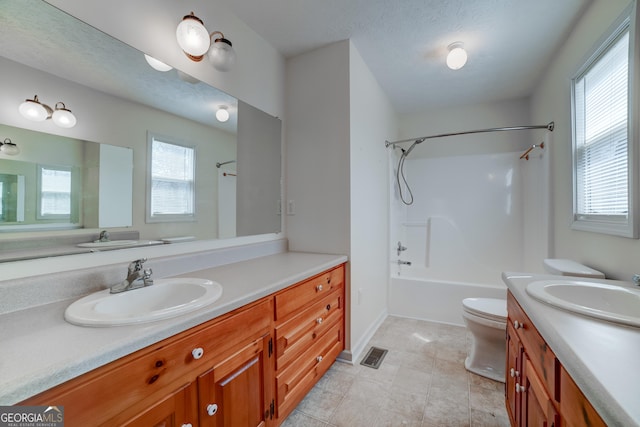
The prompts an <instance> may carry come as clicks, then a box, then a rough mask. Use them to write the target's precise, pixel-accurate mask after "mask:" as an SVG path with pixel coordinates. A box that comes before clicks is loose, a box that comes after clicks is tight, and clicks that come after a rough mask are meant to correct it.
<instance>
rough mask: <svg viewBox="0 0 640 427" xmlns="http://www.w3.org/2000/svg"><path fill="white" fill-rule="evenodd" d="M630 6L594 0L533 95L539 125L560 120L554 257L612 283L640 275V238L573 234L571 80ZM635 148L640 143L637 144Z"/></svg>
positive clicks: (554, 152) (554, 158)
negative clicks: (584, 267) (597, 273)
mask: <svg viewBox="0 0 640 427" xmlns="http://www.w3.org/2000/svg"><path fill="white" fill-rule="evenodd" d="M628 4H629V1H628V0H608V1H594V2H591V4H590V6H589V7H588V8H587V9H586V11H585V13H584V14H583V16H582V17H581V18H580V19H579V22H577V23H576V26H575V27H574V30H573V32H572V33H571V34H570V35H569V37H568V38H567V40H566V42H565V43H564V45H563V46H562V47H561V48H560V49H559V50H558V52H557V53H556V55H555V56H554V58H553V60H552V61H551V63H550V64H549V67H548V68H547V71H546V73H545V74H544V76H543V77H542V78H541V80H540V82H539V84H538V85H537V87H536V89H535V91H534V94H533V96H532V102H531V110H532V117H533V120H534V121H551V120H553V121H555V124H556V126H555V130H554V132H553V139H552V142H551V143H550V144H549V145H550V147H549V149H550V150H551V189H552V199H551V200H552V202H551V206H552V222H551V225H552V228H553V240H552V254H551V255H552V256H554V257H558V258H571V259H574V260H576V261H579V262H581V263H584V264H586V265H588V266H590V267H592V268H595V269H597V270H600V271H602V272H603V273H605V275H606V276H607V277H608V278H611V279H619V280H631V276H632V275H633V274H634V273H638V272H639V271H638V258H639V256H640V242H639V241H638V240H636V239H628V238H624V237H616V236H609V235H606V234H599V233H589V232H584V231H577V230H572V229H571V220H572V214H573V184H572V180H573V177H572V160H571V78H572V77H573V75H574V74H575V72H576V71H577V70H578V68H579V67H580V66H581V65H582V64H583V63H584V61H585V60H586V59H587V58H586V55H587V53H588V52H589V51H590V49H591V48H592V46H594V45H595V44H596V42H597V41H598V40H599V39H600V38H601V37H602V35H603V34H604V33H605V32H606V31H607V29H608V28H609V27H610V26H611V25H612V23H613V22H614V21H615V20H616V18H617V17H618V16H619V15H620V14H621V13H622V11H623V10H624V9H625V7H626V6H627V5H628ZM634 143H635V144H637V143H638V141H634Z"/></svg>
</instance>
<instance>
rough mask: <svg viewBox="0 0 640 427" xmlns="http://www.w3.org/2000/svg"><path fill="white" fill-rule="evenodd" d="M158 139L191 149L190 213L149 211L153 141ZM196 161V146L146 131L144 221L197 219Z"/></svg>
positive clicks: (186, 220)
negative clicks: (191, 182)
mask: <svg viewBox="0 0 640 427" xmlns="http://www.w3.org/2000/svg"><path fill="white" fill-rule="evenodd" d="M154 141H158V142H161V143H164V144H171V145H177V146H180V147H185V148H189V149H191V150H193V184H192V188H193V191H192V195H191V197H192V201H191V205H192V206H193V212H192V213H190V214H153V213H152V212H151V196H152V188H153V170H152V165H153V142H154ZM196 163H197V152H196V147H195V146H194V145H191V144H187V143H184V142H180V141H177V140H176V138H172V137H169V136H166V135H160V134H157V133H152V132H148V133H147V188H146V202H147V203H146V204H147V206H146V209H145V210H146V222H147V223H163V222H194V221H196V220H197V217H196V210H197V206H196V200H197V197H196V186H197V185H196V177H197V170H196Z"/></svg>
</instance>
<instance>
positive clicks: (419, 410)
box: [383, 387, 427, 425]
mask: <svg viewBox="0 0 640 427" xmlns="http://www.w3.org/2000/svg"><path fill="white" fill-rule="evenodd" d="M426 405H427V393H413V392H410V391H407V390H405V389H404V388H399V387H393V388H392V389H391V392H390V396H389V398H388V399H387V401H386V402H385V405H384V406H383V408H384V411H383V412H384V413H396V414H401V415H402V416H401V417H396V418H397V419H398V420H401V421H412V422H418V423H419V422H421V421H422V416H423V414H424V410H425V407H426ZM392 420H393V419H392ZM394 425H395V424H394ZM398 425H402V424H398Z"/></svg>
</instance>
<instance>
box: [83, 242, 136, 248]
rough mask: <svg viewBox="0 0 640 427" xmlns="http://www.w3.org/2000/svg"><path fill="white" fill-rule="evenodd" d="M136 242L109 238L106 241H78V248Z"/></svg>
mask: <svg viewBox="0 0 640 427" xmlns="http://www.w3.org/2000/svg"><path fill="white" fill-rule="evenodd" d="M136 243H138V241H137V240H109V241H106V242H87V243H78V244H77V246H78V247H79V248H111V247H114V246H131V245H135V244H136Z"/></svg>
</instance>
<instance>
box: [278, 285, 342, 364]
mask: <svg viewBox="0 0 640 427" xmlns="http://www.w3.org/2000/svg"><path fill="white" fill-rule="evenodd" d="M343 313H344V308H343V292H342V289H338V290H335V291H333V292H331V293H330V294H328V295H327V296H325V297H324V298H322V299H321V300H320V301H318V302H317V303H315V304H313V305H312V306H311V307H309V308H308V309H306V310H305V311H303V312H302V313H300V314H299V315H297V316H295V317H293V318H291V319H290V320H288V321H287V322H285V323H284V324H282V325H281V326H279V327H277V328H276V369H282V368H283V367H284V366H286V365H287V364H288V363H289V362H290V361H291V360H292V359H293V358H295V357H296V356H298V355H299V354H300V353H302V352H303V351H304V350H305V349H307V348H309V346H310V345H312V344H313V342H315V341H316V340H318V339H320V337H322V336H323V335H324V334H325V333H326V332H327V331H328V330H330V329H331V327H332V326H333V325H335V323H336V322H342V320H343Z"/></svg>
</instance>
